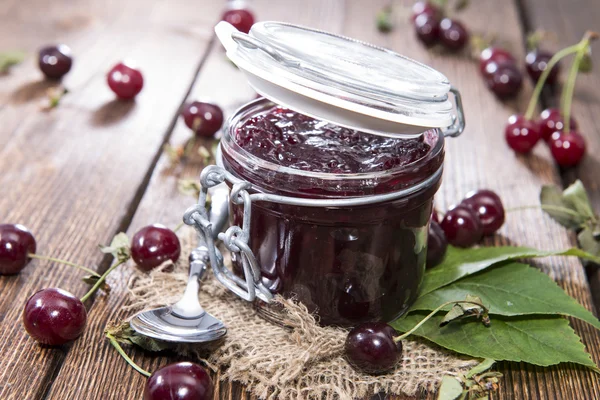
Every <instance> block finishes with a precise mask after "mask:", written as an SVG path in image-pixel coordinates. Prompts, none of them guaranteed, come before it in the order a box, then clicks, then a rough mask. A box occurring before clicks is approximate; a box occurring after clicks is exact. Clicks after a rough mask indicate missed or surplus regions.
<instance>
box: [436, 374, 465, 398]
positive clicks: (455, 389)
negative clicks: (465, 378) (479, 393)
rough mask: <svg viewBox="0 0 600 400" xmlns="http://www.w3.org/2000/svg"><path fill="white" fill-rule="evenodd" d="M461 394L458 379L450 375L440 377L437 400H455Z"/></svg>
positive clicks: (461, 389) (461, 388) (461, 390)
mask: <svg viewBox="0 0 600 400" xmlns="http://www.w3.org/2000/svg"><path fill="white" fill-rule="evenodd" d="M462 393H463V387H462V385H461V383H460V381H459V380H458V379H456V378H455V377H453V376H450V375H444V376H443V377H442V383H441V384H440V388H439V389H438V397H437V400H456V399H457V398H458V397H459V396H460V395H461V394H462Z"/></svg>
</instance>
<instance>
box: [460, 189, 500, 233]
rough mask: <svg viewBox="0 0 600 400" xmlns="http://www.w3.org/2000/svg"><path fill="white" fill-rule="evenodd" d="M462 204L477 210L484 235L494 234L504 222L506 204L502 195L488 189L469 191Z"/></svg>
mask: <svg viewBox="0 0 600 400" xmlns="http://www.w3.org/2000/svg"><path fill="white" fill-rule="evenodd" d="M462 204H464V205H466V206H467V207H470V208H471V209H473V211H475V213H476V214H477V216H478V217H479V220H480V221H481V225H482V226H483V234H484V235H493V234H494V233H496V231H498V229H500V227H501V226H502V225H503V224H504V205H503V204H502V200H501V199H500V196H498V195H497V194H496V193H495V192H493V191H491V190H488V189H481V190H477V191H473V192H469V193H467V196H466V197H465V199H464V200H463V201H462Z"/></svg>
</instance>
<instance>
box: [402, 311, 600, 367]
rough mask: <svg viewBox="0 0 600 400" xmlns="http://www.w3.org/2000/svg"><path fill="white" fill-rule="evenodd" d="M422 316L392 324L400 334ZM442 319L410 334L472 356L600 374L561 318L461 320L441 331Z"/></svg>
mask: <svg viewBox="0 0 600 400" xmlns="http://www.w3.org/2000/svg"><path fill="white" fill-rule="evenodd" d="M425 315H426V314H424V313H421V312H417V313H412V314H410V315H408V316H407V317H406V318H403V319H399V320H396V321H394V322H392V323H391V325H392V326H393V327H394V328H396V329H397V330H398V331H400V332H406V331H408V330H410V329H411V328H412V327H413V326H415V325H416V324H417V323H418V322H420V321H421V320H422V319H423V317H424V316H425ZM441 320H442V315H436V316H434V317H433V318H431V319H430V320H428V321H427V322H425V323H424V324H423V325H422V326H421V327H420V328H419V329H417V330H416V331H415V333H413V335H416V336H421V337H424V338H426V339H428V340H430V341H432V342H434V343H436V344H438V345H439V346H442V347H444V348H446V349H449V350H452V351H455V352H457V353H461V354H466V355H468V356H471V357H478V358H492V359H494V360H498V361H516V362H527V363H530V364H535V365H540V366H543V367H545V366H549V365H555V364H559V363H563V362H571V363H576V364H581V365H584V366H587V367H590V368H592V369H594V370H595V371H596V372H600V370H598V368H597V367H596V364H594V362H593V361H592V359H591V358H590V356H589V354H587V353H586V352H585V347H584V346H583V344H582V343H581V341H580V339H579V336H577V335H576V334H575V332H574V331H573V329H571V327H570V326H569V322H568V321H567V320H566V319H564V318H563V317H537V316H536V317H533V316H528V317H511V318H507V317H501V316H497V317H495V318H494V319H493V320H492V324H491V326H489V327H485V326H483V325H482V324H481V323H479V322H468V321H467V320H462V321H457V322H455V323H452V324H449V325H446V326H445V327H443V328H440V327H439V326H438V325H439V323H440V321H441Z"/></svg>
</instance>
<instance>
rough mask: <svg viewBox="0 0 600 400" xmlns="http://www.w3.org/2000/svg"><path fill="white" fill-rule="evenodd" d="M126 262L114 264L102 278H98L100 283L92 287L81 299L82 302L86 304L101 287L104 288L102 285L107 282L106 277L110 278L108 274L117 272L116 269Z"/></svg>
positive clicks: (97, 282)
mask: <svg viewBox="0 0 600 400" xmlns="http://www.w3.org/2000/svg"><path fill="white" fill-rule="evenodd" d="M124 262H125V260H123V261H119V262H118V263H116V264H114V265H113V266H111V267H110V268H109V269H107V270H106V272H105V273H103V274H102V276H101V277H100V278H98V281H96V284H95V285H94V286H92V288H91V289H90V290H89V291H88V292H87V293H86V294H85V295H84V296H83V297H82V298H81V302H82V303H85V301H86V300H87V299H89V298H90V297H91V296H92V295H93V294H94V293H95V292H96V290H98V289H99V288H100V286H102V284H103V283H104V281H105V280H106V277H107V276H108V274H110V273H111V272H113V271H114V270H115V268H117V267H118V266H119V265H121V264H123V263H124Z"/></svg>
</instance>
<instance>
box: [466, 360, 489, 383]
mask: <svg viewBox="0 0 600 400" xmlns="http://www.w3.org/2000/svg"><path fill="white" fill-rule="evenodd" d="M495 363H496V360H494V359H493V358H486V359H485V360H483V361H482V362H481V363H479V364H477V365H476V366H474V367H473V368H471V369H470V370H469V371H468V372H467V373H466V375H465V377H466V378H471V377H473V376H475V375H479V374H481V373H483V372H485V371H487V370H488V369H490V368H492V367H493V366H494V364H495Z"/></svg>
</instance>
